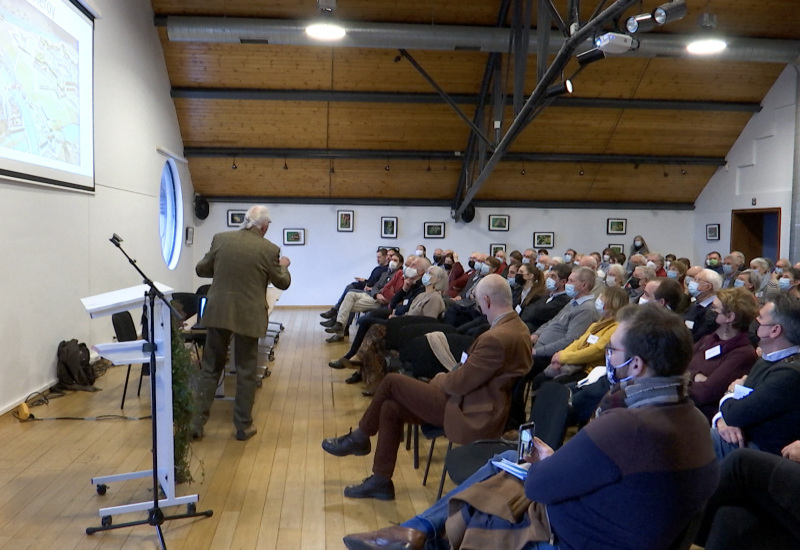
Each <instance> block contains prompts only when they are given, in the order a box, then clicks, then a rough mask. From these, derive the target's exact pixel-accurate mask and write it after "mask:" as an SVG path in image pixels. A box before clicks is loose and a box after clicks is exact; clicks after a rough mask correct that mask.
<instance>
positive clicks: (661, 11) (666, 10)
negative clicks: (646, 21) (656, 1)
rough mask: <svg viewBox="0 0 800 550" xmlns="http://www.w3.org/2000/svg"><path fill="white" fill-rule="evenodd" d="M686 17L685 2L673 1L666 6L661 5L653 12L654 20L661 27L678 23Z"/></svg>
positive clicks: (681, 0)
mask: <svg viewBox="0 0 800 550" xmlns="http://www.w3.org/2000/svg"><path fill="white" fill-rule="evenodd" d="M685 16H686V2H685V0H673V1H672V2H667V3H666V4H661V5H660V6H658V7H657V8H656V9H654V10H653V20H655V22H656V23H657V24H659V25H664V24H665V23H671V22H672V21H677V20H678V19H682V18H684V17H685Z"/></svg>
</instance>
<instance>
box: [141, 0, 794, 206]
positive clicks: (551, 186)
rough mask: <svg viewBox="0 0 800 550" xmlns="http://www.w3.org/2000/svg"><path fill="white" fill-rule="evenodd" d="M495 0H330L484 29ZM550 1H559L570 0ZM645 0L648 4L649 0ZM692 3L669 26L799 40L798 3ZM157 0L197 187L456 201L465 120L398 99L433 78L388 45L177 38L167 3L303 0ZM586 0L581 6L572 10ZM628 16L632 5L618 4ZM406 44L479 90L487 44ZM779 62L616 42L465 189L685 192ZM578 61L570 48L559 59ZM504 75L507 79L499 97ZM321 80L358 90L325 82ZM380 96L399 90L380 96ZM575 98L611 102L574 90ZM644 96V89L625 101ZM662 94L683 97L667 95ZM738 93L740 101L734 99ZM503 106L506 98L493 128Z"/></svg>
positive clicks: (692, 191)
mask: <svg viewBox="0 0 800 550" xmlns="http://www.w3.org/2000/svg"><path fill="white" fill-rule="evenodd" d="M500 4H501V2H500V1H499V0H458V1H456V0H406V1H404V2H387V1H385V0H339V2H338V9H337V12H336V16H337V17H338V18H340V19H341V20H343V21H352V22H364V23H367V22H370V23H412V24H419V25H430V24H433V25H443V26H446V25H469V26H480V27H492V26H494V24H495V20H496V19H497V15H498V11H499V9H500ZM535 4H536V2H534V5H535ZM554 4H555V6H556V8H557V9H558V11H559V13H561V14H562V15H563V14H564V13H565V8H566V1H565V0H561V1H555V2H554ZM642 4H643V8H642V9H641V11H648V10H652V9H653V8H655V7H656V6H657V5H659V4H660V2H658V1H652V0H644V1H643V3H642ZM687 4H688V5H689V14H688V15H687V17H686V18H684V19H683V20H681V21H677V22H674V23H672V24H670V25H667V26H665V27H664V28H663V29H662V32H663V33H664V34H667V33H678V34H680V33H683V34H689V33H693V32H695V31H696V29H697V26H696V22H697V18H698V16H699V15H700V14H701V13H702V12H704V11H710V12H713V13H715V14H716V15H717V17H718V21H719V26H718V30H719V31H720V32H722V33H725V34H726V35H727V36H739V37H749V38H768V39H784V40H797V39H799V38H800V31H798V30H797V24H796V19H797V1H796V0H780V1H773V2H766V1H764V0H696V1H695V0H687ZM152 6H153V10H154V11H155V14H156V16H157V18H156V21H157V23H158V24H159V27H158V31H159V34H160V37H161V41H162V46H163V50H164V56H165V59H166V64H167V69H168V71H169V77H170V81H171V84H172V87H173V97H174V101H175V107H176V110H177V114H178V120H179V123H180V126H181V132H182V135H183V141H184V146H185V148H186V156H187V157H188V158H189V169H190V172H191V175H192V181H193V184H194V187H195V190H196V192H198V193H200V194H201V195H203V196H206V197H209V198H220V199H222V198H233V197H237V198H238V197H241V198H245V197H246V198H252V199H256V198H258V199H262V198H263V199H268V198H276V197H281V198H303V199H307V200H320V201H329V202H339V201H357V200H379V201H391V200H396V199H404V200H410V201H430V200H436V201H445V202H452V201H453V200H454V197H455V196H456V188H457V185H458V182H459V176H460V173H461V162H460V161H459V159H460V157H459V156H457V154H456V152H459V153H463V152H464V151H465V149H466V147H467V142H468V139H469V135H470V128H469V127H468V125H467V124H466V123H465V122H464V121H463V120H461V118H459V117H458V116H457V114H456V113H455V112H454V111H453V110H452V109H451V108H450V107H449V106H447V105H446V104H445V103H444V101H441V100H439V99H438V97H437V98H435V100H431V101H428V102H409V101H404V100H403V97H404V96H399V94H434V90H433V89H432V87H431V86H430V84H428V83H427V82H426V81H425V80H424V79H423V78H422V76H421V75H420V73H419V72H418V71H417V70H416V69H414V68H413V67H412V65H411V64H410V63H409V62H408V61H406V60H400V61H398V60H397V59H396V58H397V56H398V51H397V50H396V49H378V48H345V47H339V48H337V47H330V46H283V45H272V44H269V45H267V44H238V43H236V44H231V43H207V42H206V43H204V42H176V41H170V40H169V38H168V36H167V31H166V28H165V26H164V25H163V21H164V19H163V16H176V15H189V16H213V17H246V18H265V19H283V20H290V21H295V20H296V21H305V20H308V19H309V18H311V17H312V16H313V15H314V13H315V2H314V0H277V1H270V2H266V1H256V0H152ZM594 8H595V2H591V3H590V2H583V5H582V12H581V13H582V16H583V18H588V17H589V15H590V13H591V11H592V10H593V9H594ZM639 12H640V8H639V4H636V5H635V6H634V8H632V9H631V10H629V12H626V16H627V15H633V14H635V13H639ZM535 24H536V22H535V18H534V21H533V26H535ZM553 28H555V27H553ZM409 53H410V54H411V55H412V56H413V57H414V59H416V61H417V62H418V63H419V64H420V65H421V66H422V67H423V69H424V70H425V71H426V72H427V73H428V74H429V75H430V76H431V77H432V78H433V80H434V81H435V82H436V83H437V84H438V85H439V86H441V87H442V88H443V89H444V90H445V91H446V92H447V93H448V94H451V95H453V96H457V99H458V103H459V107H460V108H461V109H462V111H463V112H464V114H466V115H467V116H468V117H472V116H473V113H474V110H475V103H474V101H473V102H472V103H470V102H469V101H468V100H467V99H468V98H470V97H477V94H478V92H479V89H480V85H481V80H482V75H483V72H484V67H485V65H486V62H487V59H488V56H489V54H487V53H484V52H472V51H423V50H411V49H410V50H409ZM508 57H509V56H508V55H504V56H503V58H504V60H503V66H505V64H506V58H508ZM784 66H785V64H784V63H756V62H744V61H722V60H718V59H717V60H715V59H687V58H679V59H678V58H667V57H653V58H642V57H625V56H614V57H609V58H607V59H605V60H602V61H600V62H597V63H594V64H592V65H588V66H587V67H586V68H585V69H584V70H583V71H582V72H581V73H580V74H579V75H578V76H577V78H576V79H575V81H574V85H575V93H574V97H571V98H566V99H563V100H559V102H557V103H554V104H553V105H551V106H549V107H547V108H546V109H545V110H544V111H543V112H542V113H541V115H540V116H538V118H536V119H535V120H534V121H533V123H532V124H530V125H529V126H528V127H527V128H526V129H525V130H524V132H523V133H522V134H521V135H520V136H519V137H518V139H517V140H516V141H515V142H514V143H513V144H512V146H511V147H510V150H509V153H508V155H507V156H506V158H504V160H503V161H501V162H500V163H499V164H498V166H497V168H496V169H495V170H494V172H493V173H492V175H491V176H490V178H489V179H488V180H487V182H486V185H484V186H483V187H482V188H481V189H480V191H479V192H478V194H477V196H476V200H480V201H490V200H494V201H507V202H520V201H535V202H568V203H576V202H582V203H585V202H598V203H603V202H611V203H631V204H635V203H637V204H652V203H669V204H671V205H673V206H676V205H678V204H683V205H687V204H692V203H693V202H694V200H695V199H696V198H697V196H698V195H699V194H700V192H701V191H702V190H703V187H704V186H705V185H706V183H707V182H708V180H709V178H710V177H711V176H712V175H713V173H714V172H715V170H716V169H717V166H718V165H719V164H720V163H723V162H724V156H725V155H726V154H727V152H728V150H729V149H730V148H731V146H732V145H733V143H734V141H735V140H736V138H737V137H738V136H739V134H740V133H741V131H742V129H743V128H744V125H745V124H746V123H747V121H748V120H749V119H750V117H751V116H752V111H753V109H752V108H751V109H749V110H748V109H747V108H746V107H747V104H751V105H750V107H756V106H757V104H758V103H759V102H760V101H761V100H762V99H763V97H764V96H765V94H766V93H767V91H768V90H769V89H770V87H771V86H772V85H773V83H774V82H775V80H776V78H777V77H778V75H779V74H780V73H781V71H782V70H783V68H784ZM576 68H577V64H576V63H575V62H574V61H571V62H570V64H569V65H568V67H567V70H566V71H565V72H566V73H567V74H572V72H574V70H575V69H576ZM536 70H537V59H536V55H535V52H530V53H529V56H528V63H527V70H526V77H525V93H526V95H529V94H530V93H531V91H532V90H533V89H534V88H535V86H536ZM513 79H514V78H513V74H509V75H507V78H506V80H507V81H508V83H509V84H508V93H509V95H510V94H511V93H512V88H511V84H512V82H513ZM225 91H228V92H234V93H233V95H226V94H225V93H224V92H225ZM245 91H246V92H253V93H251V94H249V95H246V94H243V92H245ZM282 92H287V93H282ZM311 92H321V93H322V95H320V94H317V95H312V94H310V93H311ZM330 92H350V93H355V94H356V95H355V97H346V94H342V95H337V96H336V97H334V98H330V97H326V96H325V95H324V94H329V93H330ZM362 92H363V93H362ZM374 92H383V93H386V94H389V95H390V97H393V98H394V99H388V100H386V99H385V98H382V99H373V98H377V97H378V96H371V95H369V94H370V93H374ZM391 94H397V95H396V96H394V95H391ZM459 94H460V95H459ZM329 95H330V94H329ZM576 98H578V99H583V100H608V101H606V102H605V103H598V102H592V101H584V102H583V103H580V104H579V106H574V103H573V104H570V103H568V102H569V101H571V100H573V99H576ZM638 100H646V101H642V102H640V103H631V101H638ZM648 101H649V102H650V103H647V102H648ZM667 101H678V102H684V103H678V104H675V103H671V104H668V105H664V104H662V103H661V102H667ZM732 103H736V104H739V105H742V104H744V106H745V108H740V109H730V108H727V107H728V105H729V104H732ZM667 107H669V108H667ZM512 115H513V113H512V110H511V107H510V106H509V107H507V108H506V109H505V114H504V117H503V130H505V129H507V128H508V125H509V124H510V122H511V120H513V116H512ZM553 155H558V156H553ZM543 158H546V159H547V160H543ZM637 159H642V160H641V161H639V160H637ZM659 159H663V161H664V162H660V161H659ZM677 160H680V162H677ZM695 161H696V162H695ZM234 165H235V166H236V169H235V170H234V169H232V167H233V166H234Z"/></svg>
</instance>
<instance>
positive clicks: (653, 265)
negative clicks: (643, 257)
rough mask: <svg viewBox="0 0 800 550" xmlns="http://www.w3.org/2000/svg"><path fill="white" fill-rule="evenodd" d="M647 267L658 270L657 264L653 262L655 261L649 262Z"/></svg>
mask: <svg viewBox="0 0 800 550" xmlns="http://www.w3.org/2000/svg"><path fill="white" fill-rule="evenodd" d="M647 267H649V268H650V269H655V268H656V263H655V262H653V261H649V262H647Z"/></svg>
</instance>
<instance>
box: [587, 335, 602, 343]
mask: <svg viewBox="0 0 800 550" xmlns="http://www.w3.org/2000/svg"><path fill="white" fill-rule="evenodd" d="M599 341H600V337H599V336H598V335H596V334H592V335H590V336H589V337H588V338H587V339H586V342H588V343H589V344H596V343H597V342H599Z"/></svg>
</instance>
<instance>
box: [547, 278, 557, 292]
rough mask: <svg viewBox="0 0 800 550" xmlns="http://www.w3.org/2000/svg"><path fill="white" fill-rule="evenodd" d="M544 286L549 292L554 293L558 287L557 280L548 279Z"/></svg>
mask: <svg viewBox="0 0 800 550" xmlns="http://www.w3.org/2000/svg"><path fill="white" fill-rule="evenodd" d="M544 286H545V287H547V290H549V291H550V292H553V291H554V290H555V289H556V287H557V286H558V285H557V284H556V281H555V279H551V278H549V277H548V278H547V279H546V280H545V282H544Z"/></svg>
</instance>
